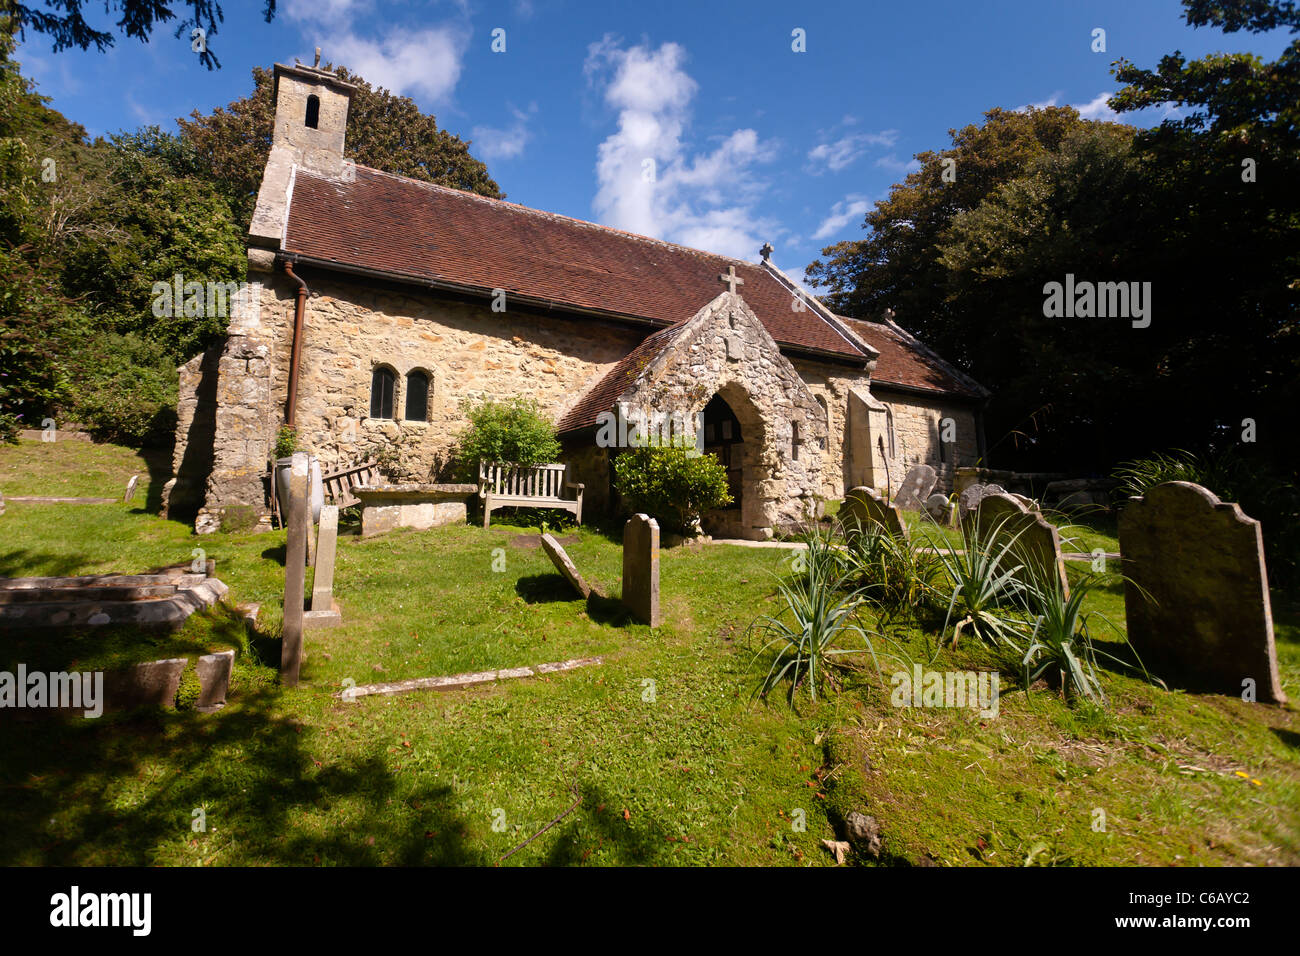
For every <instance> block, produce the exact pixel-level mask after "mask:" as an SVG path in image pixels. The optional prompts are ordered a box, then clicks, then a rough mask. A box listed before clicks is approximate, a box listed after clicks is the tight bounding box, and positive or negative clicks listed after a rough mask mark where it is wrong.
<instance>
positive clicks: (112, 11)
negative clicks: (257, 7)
mask: <svg viewBox="0 0 1300 956" xmlns="http://www.w3.org/2000/svg"><path fill="white" fill-rule="evenodd" d="M275 2H276V0H263V8H262V16H263V18H264V19H265V20H266V22H267V23H270V22H271V21H272V20H273V19H275ZM85 6H87V4H85V3H83V0H44V2H43V3H17V2H12V0H9V2H5V3H4V4H3V9H2V10H0V13H3V14H4V15H6V16H7V17H8V20H9V30H10V32H12V33H16V34H17V35H18V36H20V37H23V38H24V39H25V38H26V35H27V31H28V30H31V31H32V32H34V33H43V34H45V35H46V36H48V37H50V38H51V39H52V40H53V41H54V52H55V53H59V52H61V51H63V50H70V49H74V48H75V49H81V50H88V49H90V48H91V47H92V46H93V47H94V48H95V49H96V50H98V51H99V52H100V53H102V52H104V51H105V50H107V49H108V48H109V47H111V46H112V45H113V44H114V42H115V41H116V39H117V38H116V36H115V35H114V33H113V29H116V30H117V31H118V32H120V33H121V34H122V35H123V36H126V37H130V38H134V39H137V40H140V41H141V42H147V41H148V40H149V37H150V36H151V35H152V34H153V31H154V29H155V28H156V27H159V26H162V25H163V24H165V23H168V22H170V21H172V20H175V19H176V13H175V12H174V11H173V9H172V8H173V7H175V8H177V9H179V10H184V11H188V16H185V17H182V18H181V19H180V20H179V21H178V22H177V23H176V30H175V35H176V36H177V37H181V36H184V37H186V39H189V37H190V33H191V31H192V30H194V29H196V28H197V29H199V30H202V31H203V33H204V35H205V40H204V43H203V45H202V49H201V50H200V51H198V52H197V56H198V58H199V62H200V63H202V64H203V65H204V66H205V67H207V68H208V69H209V70H211V69H214V68H216V69H220V68H221V61H220V60H218V59H217V57H216V55H215V54H214V53H213V52H212V49H211V46H210V45H209V44H208V39H210V38H211V37H214V36H216V35H217V32H218V29H219V27H218V25H219V24H220V23H223V22H224V21H225V16H224V14H223V13H222V10H221V4H220V3H217V2H215V0H187V2H185V3H176V2H171V0H104V15H105V16H106V17H113V16H116V17H117V19H116V20H115V21H112V22H110V23H109V24H106V25H107V26H110V27H111V28H112V29H108V30H102V29H99V28H97V27H95V26H92V25H91V23H90V21H89V20H87V19H86V16H85V14H84V13H83V12H82V9H83V7H85ZM90 6H98V3H94V4H90Z"/></svg>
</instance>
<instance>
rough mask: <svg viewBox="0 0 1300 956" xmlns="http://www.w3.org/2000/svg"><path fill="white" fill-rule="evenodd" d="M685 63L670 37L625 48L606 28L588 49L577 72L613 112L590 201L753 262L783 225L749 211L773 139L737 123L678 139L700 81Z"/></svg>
mask: <svg viewBox="0 0 1300 956" xmlns="http://www.w3.org/2000/svg"><path fill="white" fill-rule="evenodd" d="M685 64H686V51H685V50H684V49H683V48H682V47H681V46H679V45H678V44H676V43H664V44H662V45H661V46H659V47H657V48H655V47H651V46H649V45H637V46H629V47H624V45H623V43H622V41H621V40H619V39H618V38H616V37H613V36H611V35H606V36H605V37H604V38H603V39H601V40H600V41H598V42H596V43H593V44H591V45H590V47H588V51H587V59H586V62H585V64H584V67H583V72H584V73H585V75H586V76H587V79H588V82H589V83H591V84H592V85H593V86H594V87H596V88H597V89H600V90H601V91H602V93H603V97H604V101H605V103H606V104H607V105H608V106H610V107H612V108H613V109H614V110H616V111H617V114H618V128H617V130H615V131H614V132H613V133H611V134H610V135H609V136H607V137H606V138H605V140H604V141H603V142H602V143H601V144H600V147H599V149H598V150H597V156H596V196H595V199H594V200H593V202H592V207H593V209H594V210H595V211H596V214H597V216H598V217H599V218H600V220H601V221H602V222H604V223H607V224H609V225H612V226H617V227H619V228H622V229H628V230H631V231H633V232H640V233H644V234H646V235H650V236H656V237H659V238H663V239H669V240H672V241H674V242H681V243H685V244H686V245H691V246H696V247H698V248H702V249H708V250H710V251H712V252H719V253H723V254H726V255H733V256H737V257H743V258H748V259H753V258H754V257H755V253H756V252H757V251H758V247H759V246H760V245H761V244H762V242H763V241H764V240H766V239H769V238H773V237H775V236H777V235H779V234H780V233H781V232H783V230H781V229H780V228H779V226H778V225H777V224H776V223H775V222H772V221H770V220H764V219H762V218H760V217H757V216H756V215H755V214H754V212H753V206H754V203H755V202H756V201H757V199H758V198H759V196H760V195H762V193H763V192H764V191H765V190H766V188H767V183H766V181H765V180H763V179H761V178H760V177H759V176H758V175H757V174H756V172H755V167H756V166H758V165H759V164H762V163H765V162H768V161H770V160H771V159H773V158H774V157H775V154H776V150H775V145H774V144H773V143H771V142H768V141H765V140H763V139H761V138H760V137H759V135H758V134H757V133H756V132H755V131H754V130H752V129H737V130H734V131H732V132H731V133H730V134H728V135H726V136H724V137H723V138H722V139H721V140H720V142H719V143H718V144H717V146H716V147H715V148H713V149H711V150H705V151H692V150H691V149H690V147H689V146H688V145H687V144H686V142H685V139H684V137H685V130H686V127H687V125H688V123H689V120H690V115H691V101H692V100H693V98H694V97H695V94H696V92H697V90H698V88H699V87H698V84H697V83H696V82H695V80H694V79H693V78H692V77H691V76H690V74H689V73H687V71H686V67H685Z"/></svg>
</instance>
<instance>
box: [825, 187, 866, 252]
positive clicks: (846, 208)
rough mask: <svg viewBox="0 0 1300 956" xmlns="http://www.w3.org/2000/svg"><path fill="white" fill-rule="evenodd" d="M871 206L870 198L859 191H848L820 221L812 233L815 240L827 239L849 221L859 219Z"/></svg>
mask: <svg viewBox="0 0 1300 956" xmlns="http://www.w3.org/2000/svg"><path fill="white" fill-rule="evenodd" d="M870 208H871V200H869V199H868V198H867V197H866V196H864V195H862V194H860V193H849V195H847V196H845V197H844V198H843V199H842V200H840V201H839V202H837V203H835V205H833V206H832V207H831V212H830V215H828V216H827V217H826V218H825V219H823V220H822V221H821V225H819V226H818V227H817V231H816V232H814V233H813V234H812V238H813V239H816V240H822V239H829V238H830V237H831V236H833V235H835V234H836V233H837V232H839V231H840V230H842V229H843V228H844V227H845V226H847V225H848V224H849V223H851V222H855V221H858V220H860V219H861V218H862V217H863V216H865V215H866V214H867V210H869V209H870Z"/></svg>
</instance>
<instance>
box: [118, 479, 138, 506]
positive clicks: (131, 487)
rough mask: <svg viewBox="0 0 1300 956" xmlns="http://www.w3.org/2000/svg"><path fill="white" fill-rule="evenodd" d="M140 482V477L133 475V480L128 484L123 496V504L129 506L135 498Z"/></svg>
mask: <svg viewBox="0 0 1300 956" xmlns="http://www.w3.org/2000/svg"><path fill="white" fill-rule="evenodd" d="M139 480H140V476H139V475H132V476H131V480H130V481H128V482H127V483H126V494H124V495H123V496H122V504H127V503H128V502H129V501H130V500H131V499H132V498H134V497H135V485H136V482H138V481H139Z"/></svg>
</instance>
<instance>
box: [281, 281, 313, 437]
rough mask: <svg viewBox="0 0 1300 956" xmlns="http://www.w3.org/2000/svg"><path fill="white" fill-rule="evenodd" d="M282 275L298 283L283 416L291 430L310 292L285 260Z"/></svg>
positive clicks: (294, 417) (294, 414) (293, 422)
mask: <svg viewBox="0 0 1300 956" xmlns="http://www.w3.org/2000/svg"><path fill="white" fill-rule="evenodd" d="M284 274H285V275H287V276H288V277H289V278H290V279H292V280H293V281H294V282H296V283H298V301H297V302H296V303H295V304H294V307H293V348H292V349H291V351H290V354H289V402H288V407H287V408H286V409H285V416H284V418H285V424H286V425H288V426H289V427H290V428H292V427H294V426H295V424H296V419H297V414H298V360H299V357H300V356H301V353H302V319H303V313H304V312H305V311H306V308H307V296H308V295H310V294H311V290H310V289H308V288H307V283H306V282H304V281H303V280H302V279H300V278H299V277H298V276H296V275H294V274H293V263H291V262H289V261H288V260H287V259H286V260H285V261H284Z"/></svg>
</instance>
